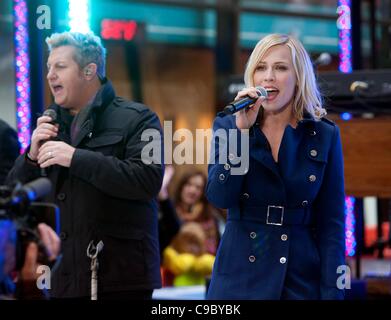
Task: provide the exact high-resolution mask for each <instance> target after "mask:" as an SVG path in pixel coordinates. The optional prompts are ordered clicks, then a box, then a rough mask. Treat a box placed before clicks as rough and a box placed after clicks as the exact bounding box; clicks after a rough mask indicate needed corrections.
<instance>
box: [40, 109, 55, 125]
mask: <svg viewBox="0 0 391 320" xmlns="http://www.w3.org/2000/svg"><path fill="white" fill-rule="evenodd" d="M42 116H46V117H50V118H52V121H50V122H49V123H51V124H56V123H57V112H56V111H55V110H53V109H46V110H45V112H44V113H43V115H42Z"/></svg>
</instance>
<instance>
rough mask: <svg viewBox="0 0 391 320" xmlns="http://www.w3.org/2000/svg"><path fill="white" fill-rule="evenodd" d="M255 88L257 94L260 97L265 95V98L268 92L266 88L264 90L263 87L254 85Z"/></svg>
mask: <svg viewBox="0 0 391 320" xmlns="http://www.w3.org/2000/svg"><path fill="white" fill-rule="evenodd" d="M255 89H257V92H258V95H259V96H260V97H265V98H267V96H268V93H267V90H266V89H265V88H264V87H261V86H258V87H256V88H255Z"/></svg>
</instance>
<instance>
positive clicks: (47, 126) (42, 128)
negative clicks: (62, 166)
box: [29, 116, 58, 161]
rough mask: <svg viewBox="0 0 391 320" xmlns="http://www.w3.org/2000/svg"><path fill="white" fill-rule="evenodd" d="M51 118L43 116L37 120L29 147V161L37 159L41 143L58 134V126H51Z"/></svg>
mask: <svg viewBox="0 0 391 320" xmlns="http://www.w3.org/2000/svg"><path fill="white" fill-rule="evenodd" d="M51 121H52V118H50V117H47V116H43V117H39V118H38V120H37V128H36V129H35V130H34V131H33V134H32V136H31V146H30V152H29V157H30V158H31V160H33V161H36V160H37V159H38V151H39V148H40V146H41V145H42V143H43V142H45V141H47V140H49V139H51V138H54V137H56V136H57V133H58V126H55V125H53V124H51V123H50V122H51Z"/></svg>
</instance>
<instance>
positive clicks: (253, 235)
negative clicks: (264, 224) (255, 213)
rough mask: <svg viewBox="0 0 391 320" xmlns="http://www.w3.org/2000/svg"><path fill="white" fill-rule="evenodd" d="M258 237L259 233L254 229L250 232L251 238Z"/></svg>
mask: <svg viewBox="0 0 391 320" xmlns="http://www.w3.org/2000/svg"><path fill="white" fill-rule="evenodd" d="M256 237H257V234H256V233H255V232H254V231H253V232H250V238H251V239H255V238H256Z"/></svg>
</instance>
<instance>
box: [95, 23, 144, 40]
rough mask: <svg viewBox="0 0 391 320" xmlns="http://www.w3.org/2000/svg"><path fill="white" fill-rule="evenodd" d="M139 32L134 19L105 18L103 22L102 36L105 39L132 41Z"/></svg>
mask: <svg viewBox="0 0 391 320" xmlns="http://www.w3.org/2000/svg"><path fill="white" fill-rule="evenodd" d="M136 32H137V23H136V21H134V20H130V21H126V20H112V19H104V20H102V23H101V32H100V33H101V37H102V39H105V40H125V41H131V40H133V38H134V36H135V35H136Z"/></svg>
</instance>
